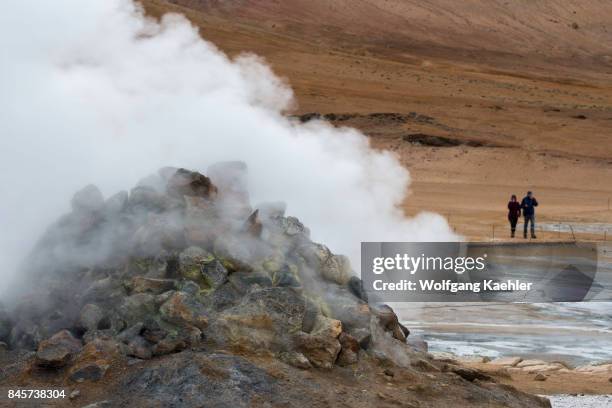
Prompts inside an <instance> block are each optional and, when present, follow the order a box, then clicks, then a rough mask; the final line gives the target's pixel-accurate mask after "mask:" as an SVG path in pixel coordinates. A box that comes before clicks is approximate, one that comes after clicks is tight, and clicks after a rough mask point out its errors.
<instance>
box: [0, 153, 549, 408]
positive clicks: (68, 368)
mask: <svg viewBox="0 0 612 408" xmlns="http://www.w3.org/2000/svg"><path fill="white" fill-rule="evenodd" d="M206 174H207V176H205V175H203V174H200V173H197V172H193V171H189V170H185V169H176V168H164V169H161V170H160V171H159V172H158V174H156V175H154V176H150V177H147V178H146V179H144V180H143V181H141V182H140V183H139V184H138V185H137V186H136V187H135V188H133V189H132V190H131V191H130V193H129V194H128V193H127V192H120V193H118V194H116V195H114V196H112V197H110V198H108V199H106V200H105V199H104V197H103V196H102V194H101V192H100V191H99V190H98V189H97V188H96V187H95V186H88V187H85V188H84V189H82V190H81V191H79V192H77V193H76V194H75V196H74V197H73V199H72V202H71V204H72V212H71V213H69V214H67V215H65V216H63V217H61V218H60V219H59V220H58V221H57V222H56V223H55V224H54V225H52V226H51V227H50V228H49V229H48V230H47V232H46V233H45V234H44V236H43V237H42V238H41V239H40V241H39V242H38V243H37V245H36V247H35V249H34V250H33V251H32V253H31V255H30V257H29V258H28V259H27V262H26V263H25V264H24V267H23V271H22V275H21V276H22V284H21V286H20V288H18V292H19V294H18V295H16V298H17V300H15V301H14V302H11V306H10V307H8V306H7V309H6V310H2V309H0V341H2V343H1V344H0V359H1V362H2V364H1V365H0V367H1V368H0V385H4V386H11V387H12V388H15V387H16V386H21V387H26V388H50V387H52V388H60V389H62V390H65V392H66V397H65V398H64V399H63V400H62V399H60V400H47V401H46V402H47V403H48V404H50V405H53V404H57V405H70V406H82V405H84V404H87V403H93V402H96V403H97V405H96V406H127V405H130V406H148V407H150V406H154V407H167V406H175V407H182V406H185V407H201V406H232V407H234V406H264V405H265V406H277V405H282V406H304V405H321V406H329V405H348V406H387V405H389V406H391V405H403V406H440V405H439V404H445V403H446V402H448V403H450V401H452V403H453V404H454V405H458V406H462V401H463V402H464V404H463V405H466V406H468V405H469V406H478V405H483V406H485V405H486V406H502V405H503V406H517V407H518V406H546V404H547V401H544V400H542V399H540V398H538V397H533V396H529V395H527V394H523V393H520V392H518V391H516V390H513V389H511V388H508V387H507V386H499V385H497V384H494V383H493V382H492V380H491V378H489V377H487V376H486V375H484V374H482V373H480V372H477V371H475V370H470V369H467V368H465V367H459V366H457V365H455V364H451V363H443V362H439V361H434V360H433V359H432V358H431V356H429V355H428V354H426V353H425V352H424V351H423V350H418V349H417V348H416V347H414V346H411V345H409V344H407V342H406V339H407V336H408V335H409V332H408V330H407V329H406V328H405V327H403V326H402V325H401V324H400V323H399V322H398V319H397V316H396V315H395V313H394V312H393V310H392V309H391V308H389V307H388V306H385V305H380V304H372V303H369V302H368V300H367V299H366V297H365V295H364V292H363V290H362V286H361V281H360V279H359V278H357V277H356V276H354V274H353V272H352V270H351V266H350V263H349V260H348V259H347V258H346V257H344V256H342V255H337V254H333V253H332V252H331V251H330V250H329V249H328V248H327V247H325V246H324V245H321V244H318V243H315V242H312V241H311V239H310V238H309V231H308V229H307V228H306V227H305V226H304V225H303V224H302V223H301V222H300V221H299V220H298V219H296V218H294V217H290V216H286V215H285V206H284V204H283V203H263V204H260V205H257V206H255V207H252V206H251V203H250V200H249V194H248V191H247V187H246V166H245V165H244V164H243V163H240V162H229V163H219V164H216V165H214V166H211V167H210V168H209V169H208V171H207V172H206ZM26 288H27V289H26ZM445 401H446V402H445Z"/></svg>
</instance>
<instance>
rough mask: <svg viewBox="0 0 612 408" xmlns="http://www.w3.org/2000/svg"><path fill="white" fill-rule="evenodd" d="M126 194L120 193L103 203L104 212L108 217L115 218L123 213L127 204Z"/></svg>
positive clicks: (125, 192)
mask: <svg viewBox="0 0 612 408" xmlns="http://www.w3.org/2000/svg"><path fill="white" fill-rule="evenodd" d="M128 198H129V195H128V192H127V191H120V192H118V193H116V194H115V195H112V196H110V197H109V198H108V199H107V200H106V201H105V202H104V212H105V213H106V214H107V215H110V216H116V215H118V214H120V213H122V212H124V211H125V209H126V208H127V204H128Z"/></svg>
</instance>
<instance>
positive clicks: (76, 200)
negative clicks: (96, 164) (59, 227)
mask: <svg viewBox="0 0 612 408" xmlns="http://www.w3.org/2000/svg"><path fill="white" fill-rule="evenodd" d="M70 204H71V206H72V211H74V212H80V213H92V212H98V211H101V210H102V209H103V208H104V196H103V195H102V193H101V192H100V190H99V189H98V187H96V186H94V185H93V184H90V185H88V186H86V187H84V188H82V189H81V190H79V191H77V192H76V193H75V194H74V196H73V197H72V201H71V202H70Z"/></svg>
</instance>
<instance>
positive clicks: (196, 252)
mask: <svg viewBox="0 0 612 408" xmlns="http://www.w3.org/2000/svg"><path fill="white" fill-rule="evenodd" d="M179 273H180V275H181V276H182V277H183V278H185V279H189V280H192V281H194V282H196V283H198V285H200V287H202V288H204V289H217V288H218V287H219V286H221V285H222V284H223V283H225V281H226V280H227V277H228V275H229V272H228V270H227V268H226V267H225V266H224V265H223V263H222V262H221V261H220V260H219V259H218V258H217V257H215V256H214V255H212V254H211V253H209V252H207V251H205V250H203V249H202V248H199V247H195V246H191V247H189V248H187V249H185V250H184V251H183V252H181V254H180V255H179Z"/></svg>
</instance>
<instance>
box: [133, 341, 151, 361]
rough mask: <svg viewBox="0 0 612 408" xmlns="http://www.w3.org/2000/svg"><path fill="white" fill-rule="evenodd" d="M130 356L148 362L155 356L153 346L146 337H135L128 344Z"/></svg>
mask: <svg viewBox="0 0 612 408" xmlns="http://www.w3.org/2000/svg"><path fill="white" fill-rule="evenodd" d="M128 355H129V356H134V357H137V358H140V359H142V360H148V359H150V358H151V357H152V356H153V351H152V350H151V344H150V343H149V342H148V341H147V340H145V338H144V337H141V336H135V337H134V338H132V340H131V341H130V342H129V344H128Z"/></svg>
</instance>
